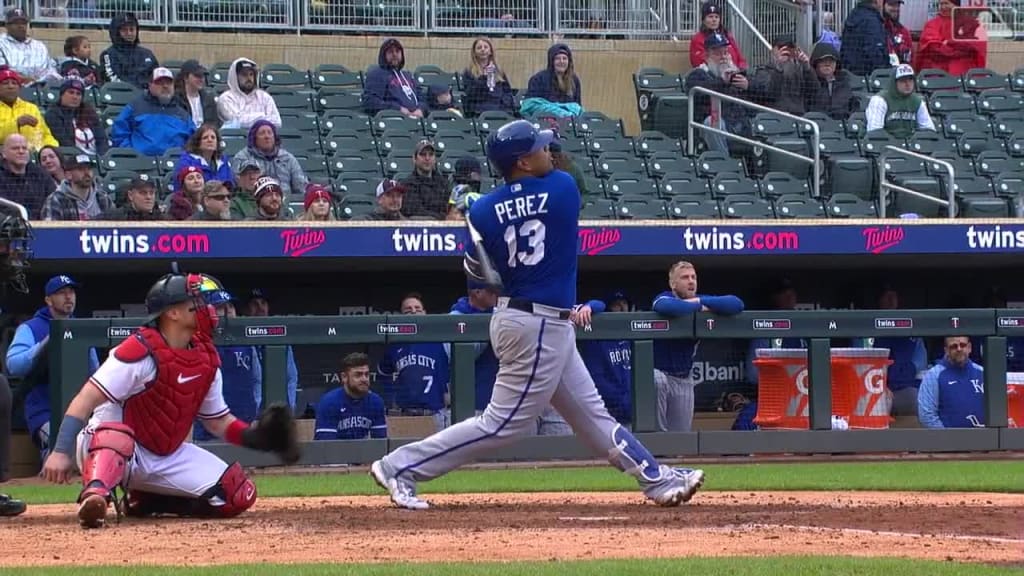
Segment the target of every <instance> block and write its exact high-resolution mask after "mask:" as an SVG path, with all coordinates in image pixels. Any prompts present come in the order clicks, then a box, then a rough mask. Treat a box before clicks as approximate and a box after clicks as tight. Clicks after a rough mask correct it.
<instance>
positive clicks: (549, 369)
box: [371, 310, 575, 509]
mask: <svg viewBox="0 0 1024 576" xmlns="http://www.w3.org/2000/svg"><path fill="white" fill-rule="evenodd" d="M490 332H491V342H492V343H493V344H494V350H495V353H496V354H497V356H498V358H499V368H498V376H497V379H496V381H495V383H494V393H493V394H492V395H491V401H490V404H488V405H487V408H486V409H485V410H484V413H483V415H481V416H477V417H474V418H470V419H468V420H464V421H462V422H459V423H458V424H455V425H453V426H451V427H449V428H447V429H445V430H442V431H441V432H438V433H437V434H434V435H433V436H430V437H428V438H424V439H423V440H421V441H419V442H414V443H412V444H406V445H405V446H402V447H400V448H398V449H397V450H395V451H394V452H392V453H390V454H388V455H387V456H385V457H384V458H382V459H380V460H378V461H377V462H374V463H373V466H371V473H372V475H373V476H374V479H375V480H376V481H377V483H378V484H380V485H381V486H382V487H383V488H385V489H386V490H388V491H389V492H390V493H391V499H392V501H394V503H395V504H396V505H398V506H400V507H404V508H413V509H422V508H426V507H427V504H426V502H424V501H422V500H420V499H419V498H417V497H416V494H415V489H416V485H415V482H416V481H419V480H431V479H433V478H437V477H438V476H441V475H443V474H446V473H447V472H449V471H451V470H454V469H455V468H458V467H459V466H462V465H463V464H466V463H468V462H472V461H473V460H476V459H477V458H479V457H480V456H483V455H484V454H487V453H488V452H490V451H492V450H493V449H495V448H497V447H499V446H503V445H505V444H508V443H510V442H512V441H513V440H515V439H516V438H518V437H521V436H525V435H528V434H530V432H531V431H532V430H534V429H535V427H536V420H537V416H539V415H540V413H541V412H542V411H543V410H544V408H546V407H547V406H548V404H549V403H550V401H551V394H552V393H553V392H554V390H555V387H556V386H557V385H558V380H559V379H560V378H561V374H562V372H563V370H564V368H565V364H566V361H567V359H568V354H569V350H570V348H571V349H573V350H574V349H575V345H574V342H573V340H574V338H573V328H572V326H571V325H570V324H569V323H568V322H565V321H559V320H553V319H549V318H543V317H540V316H534V315H533V314H527V313H525V312H520V311H518V310H499V311H497V312H495V314H494V316H492V318H491V326H490Z"/></svg>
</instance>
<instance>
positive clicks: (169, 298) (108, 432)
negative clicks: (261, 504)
mask: <svg viewBox="0 0 1024 576" xmlns="http://www.w3.org/2000/svg"><path fill="white" fill-rule="evenodd" d="M221 290H223V288H222V287H221V286H220V284H219V282H217V281H216V280H215V279H213V278H211V277H209V276H203V275H199V274H179V273H177V271H175V273H173V274H168V275H166V276H164V277H162V278H160V279H159V280H158V281H157V282H156V284H154V285H153V287H152V288H150V289H149V293H148V294H147V295H146V307H147V310H148V312H149V313H150V317H149V320H148V321H147V323H146V324H145V325H144V326H143V327H142V328H139V330H138V331H137V332H136V333H135V334H133V335H132V336H130V337H128V338H126V339H125V340H124V341H123V342H121V344H119V345H118V346H117V347H116V348H114V349H113V350H112V351H111V353H110V356H109V357H108V358H107V360H106V361H105V362H104V363H103V364H102V365H101V366H100V368H99V370H97V371H96V373H94V374H93V375H92V377H91V378H90V379H89V381H88V382H86V384H85V385H84V386H83V387H82V390H81V391H80V392H79V393H78V395H77V396H75V398H74V399H73V400H72V401H71V404H70V405H69V406H68V409H67V412H66V413H65V414H64V420H63V422H62V423H61V426H60V431H59V432H58V434H57V435H56V441H55V442H54V444H53V446H54V448H53V452H52V453H51V454H50V456H49V457H48V458H47V459H46V463H45V465H44V466H43V475H44V476H45V478H46V479H47V480H49V481H51V482H57V483H67V482H69V480H70V477H71V473H72V469H73V467H74V465H75V464H77V468H78V469H79V470H81V472H82V486H83V488H82V491H81V493H80V494H79V496H78V504H79V506H78V519H79V521H80V522H81V524H82V526H83V527H86V528H98V527H100V526H102V525H103V524H104V522H105V520H106V517H107V511H108V508H109V505H110V504H113V505H114V509H115V512H116V514H117V518H118V519H120V517H121V515H122V514H124V515H128V516H148V515H152V514H176V515H179V516H191V517H202V518H230V517H233V516H236V515H238V514H240V513H242V512H243V511H245V510H246V509H248V508H249V507H250V506H252V505H253V503H254V502H255V501H256V486H255V485H254V484H253V482H252V480H250V479H249V478H247V477H246V475H245V473H244V472H243V471H242V467H241V465H240V464H238V463H237V462H235V463H234V464H231V465H230V466H228V465H227V464H226V463H225V462H224V461H222V460H221V459H220V458H218V457H217V456H214V455H213V454H211V453H210V452H207V451H206V450H204V449H202V448H200V447H198V446H196V445H195V444H191V443H187V442H185V439H186V438H187V437H188V433H189V431H190V430H191V428H192V422H193V421H194V420H195V419H196V418H197V417H198V418H199V419H200V420H201V422H202V423H203V425H204V426H205V427H206V429H207V430H209V431H210V433H211V434H213V435H214V436H217V437H219V438H222V439H224V440H225V441H226V442H230V443H231V444H236V445H240V446H245V447H247V448H251V449H253V450H261V451H265V452H275V453H277V454H278V455H279V456H280V458H281V459H282V460H283V461H284V462H285V463H289V464H290V463H294V462H296V461H297V460H298V459H299V450H298V445H297V440H296V435H295V422H294V420H293V419H292V416H291V413H290V412H289V411H288V408H287V407H285V406H283V405H272V406H270V407H268V408H267V409H266V410H265V411H264V412H263V413H262V414H261V416H260V419H259V420H258V421H257V422H255V423H253V424H252V425H249V424H246V423H244V422H242V421H240V420H238V419H237V418H235V417H234V416H232V415H231V413H230V412H229V411H228V407H227V404H225V402H224V396H223V394H222V380H221V373H220V359H219V356H218V354H217V350H216V348H214V345H213V334H214V332H215V330H217V325H218V321H219V319H218V317H217V314H216V311H215V310H214V307H213V306H211V305H210V304H209V303H208V301H207V298H208V297H210V296H212V295H213V294H216V293H217V292H219V291H221ZM90 415H91V418H90ZM86 419H89V422H88V425H87V424H86ZM118 488H121V491H122V492H123V493H124V497H123V498H121V499H119V498H118V494H117V492H118V490H117V489H118Z"/></svg>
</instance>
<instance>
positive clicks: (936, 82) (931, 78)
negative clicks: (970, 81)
mask: <svg viewBox="0 0 1024 576" xmlns="http://www.w3.org/2000/svg"><path fill="white" fill-rule="evenodd" d="M917 89H918V91H919V92H922V93H924V94H932V93H935V92H947V91H959V90H961V89H963V85H962V84H961V83H960V78H958V77H956V76H953V75H951V74H950V73H949V72H946V71H945V70H940V69H938V68H925V69H924V70H921V71H920V72H918V73H917Z"/></svg>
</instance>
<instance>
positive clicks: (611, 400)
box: [580, 340, 633, 424]
mask: <svg viewBox="0 0 1024 576" xmlns="http://www.w3.org/2000/svg"><path fill="white" fill-rule="evenodd" d="M632 351H633V350H632V342H630V341H629V340H585V341H583V342H581V343H580V356H582V357H583V363H584V364H586V366H587V371H588V372H590V377H591V378H592V379H593V380H594V385H595V386H596V387H597V393H598V394H600V395H601V399H602V400H604V405H605V407H606V408H608V412H609V413H610V414H611V415H612V417H613V418H615V419H616V420H618V421H619V422H621V423H624V424H628V423H630V422H632V420H633V393H632V391H633V370H632V363H631V356H632Z"/></svg>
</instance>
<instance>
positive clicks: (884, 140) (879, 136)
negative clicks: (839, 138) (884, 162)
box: [860, 130, 902, 156]
mask: <svg viewBox="0 0 1024 576" xmlns="http://www.w3.org/2000/svg"><path fill="white" fill-rule="evenodd" d="M901 144H902V142H901V141H900V140H898V139H896V138H894V137H892V136H891V135H889V133H888V132H886V131H885V130H872V131H871V132H867V133H865V134H864V137H863V138H861V140H860V152H861V154H863V155H865V156H881V155H882V154H886V153H887V152H888V150H887V147H888V146H900V145H901Z"/></svg>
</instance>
